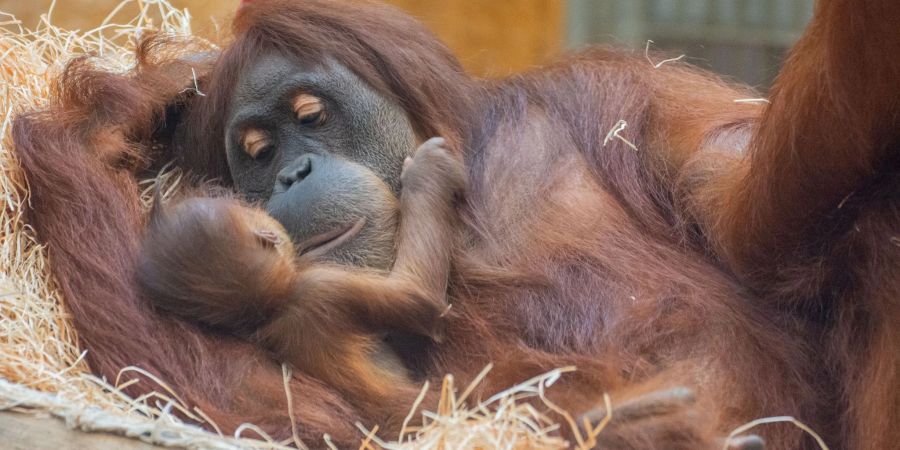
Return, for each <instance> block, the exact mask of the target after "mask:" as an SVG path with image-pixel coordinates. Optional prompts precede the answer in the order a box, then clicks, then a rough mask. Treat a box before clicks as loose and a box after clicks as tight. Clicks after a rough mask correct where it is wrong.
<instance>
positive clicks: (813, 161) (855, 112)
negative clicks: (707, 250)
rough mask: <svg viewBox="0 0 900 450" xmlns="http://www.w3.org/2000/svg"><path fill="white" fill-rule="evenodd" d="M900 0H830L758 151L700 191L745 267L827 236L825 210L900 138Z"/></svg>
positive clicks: (779, 96) (755, 143) (777, 98)
mask: <svg viewBox="0 0 900 450" xmlns="http://www.w3.org/2000/svg"><path fill="white" fill-rule="evenodd" d="M898 18H900V3H897V2H895V1H893V0H874V1H852V0H823V1H820V2H819V4H818V6H817V9H816V14H815V17H814V19H813V22H812V24H811V25H810V26H809V28H808V29H807V32H806V34H805V35H804V36H803V38H802V39H801V40H800V42H799V43H798V44H797V46H796V47H795V48H794V50H793V52H792V54H791V56H790V57H789V59H788V61H787V63H786V65H785V68H784V70H783V71H782V72H781V74H780V75H779V77H778V80H777V81H776V83H775V85H774V87H773V89H772V95H771V98H770V102H771V104H770V105H769V106H768V107H767V109H766V111H765V112H764V114H763V116H762V119H761V121H760V123H759V125H758V128H757V130H756V133H755V135H754V137H753V138H752V141H751V143H750V152H751V153H750V155H749V157H748V158H746V159H744V160H741V161H739V162H738V163H737V164H735V165H733V166H732V167H731V170H726V171H724V173H722V176H718V177H715V178H714V179H713V180H712V181H711V182H710V183H708V184H706V185H705V186H703V187H702V188H701V190H700V191H699V192H697V193H695V194H694V196H693V197H694V202H695V203H696V204H697V205H699V207H700V214H699V215H700V216H701V221H703V222H705V225H706V227H707V228H708V229H709V230H710V233H711V235H712V238H713V240H714V241H716V244H717V245H718V246H719V247H720V250H721V251H722V253H723V254H724V255H725V257H726V258H727V259H728V260H729V262H730V263H732V265H733V266H734V267H735V268H736V269H737V270H738V271H739V272H745V273H746V272H750V271H753V270H756V268H757V267H758V266H759V265H760V264H766V263H771V262H773V259H777V258H779V257H783V256H789V253H787V252H794V251H796V249H797V248H798V247H803V246H805V245H809V244H810V243H811V241H813V240H815V239H817V238H818V237H820V236H821V230H818V229H817V226H820V225H821V222H822V219H823V218H824V216H825V214H827V213H829V212H832V211H836V210H837V209H839V207H840V206H841V205H842V201H843V200H844V199H846V198H847V197H848V196H849V195H851V194H852V193H853V192H854V191H855V190H856V189H857V188H858V187H860V186H861V184H863V183H864V182H865V181H866V180H867V179H869V178H871V177H872V176H873V175H875V174H876V173H877V172H878V171H879V170H880V169H881V168H882V166H883V165H884V164H885V163H886V162H887V159H888V158H890V157H892V156H895V155H891V154H890V151H891V149H892V148H896V145H897V141H898V137H900V121H898V113H900V84H898V83H897V80H898V79H900V61H898V60H897V59H896V58H892V57H890V56H889V55H896V54H898V53H900V28H898V27H897V26H896V23H895V22H896V20H897V19H898Z"/></svg>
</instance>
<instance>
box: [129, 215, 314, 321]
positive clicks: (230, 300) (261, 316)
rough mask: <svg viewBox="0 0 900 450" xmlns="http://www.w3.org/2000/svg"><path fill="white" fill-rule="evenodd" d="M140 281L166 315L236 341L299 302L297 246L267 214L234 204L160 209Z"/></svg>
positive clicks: (148, 239) (140, 269)
mask: <svg viewBox="0 0 900 450" xmlns="http://www.w3.org/2000/svg"><path fill="white" fill-rule="evenodd" d="M142 247H143V248H142V251H141V253H140V260H139V263H138V267H137V281H138V283H139V287H140V289H141V292H142V294H143V295H144V296H145V298H146V299H148V300H149V301H151V303H152V304H153V305H154V306H155V307H156V308H158V309H159V310H160V311H163V312H166V313H171V314H175V315H177V316H179V317H181V318H183V319H188V320H190V321H192V322H199V323H200V324H202V325H205V326H208V327H210V328H214V329H218V330H221V331H225V332H233V333H237V334H246V333H250V332H252V331H254V330H255V329H257V328H258V327H259V326H260V325H262V324H264V323H265V322H267V321H268V320H269V319H270V318H271V317H272V316H273V314H275V313H277V312H278V311H279V310H280V309H281V308H282V307H283V306H284V305H285V304H286V303H288V302H289V301H290V300H291V299H292V298H294V292H293V291H294V277H295V273H296V271H295V264H296V263H295V260H296V257H295V252H294V246H293V244H292V243H291V239H290V237H289V236H288V234H287V232H286V231H285V229H284V227H282V226H281V224H279V223H278V222H277V221H275V219H273V218H272V217H270V216H269V215H268V214H266V213H265V212H264V211H262V210H259V209H255V208H251V207H249V206H247V205H244V204H242V203H241V202H239V201H237V200H235V199H231V198H206V197H196V198H189V199H187V200H184V201H182V202H180V203H178V204H177V205H175V206H172V207H165V208H163V207H160V205H159V204H158V203H157V205H156V206H155V207H154V209H153V212H152V213H151V218H150V226H149V227H148V231H147V235H146V236H145V238H144V240H143V243H142Z"/></svg>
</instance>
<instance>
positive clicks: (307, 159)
mask: <svg viewBox="0 0 900 450" xmlns="http://www.w3.org/2000/svg"><path fill="white" fill-rule="evenodd" d="M312 166H313V165H312V156H311V155H303V156H301V157H299V158H297V159H295V160H294V162H292V163H290V164H288V165H287V167H285V168H284V169H282V170H281V172H278V176H276V180H278V183H279V184H280V185H281V187H283V188H284V189H285V190H287V189H289V188H290V187H291V186H293V185H294V184H296V183H299V182H301V181H303V180H304V179H306V177H308V176H309V174H310V173H312V169H313V167H312Z"/></svg>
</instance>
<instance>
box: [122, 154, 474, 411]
mask: <svg viewBox="0 0 900 450" xmlns="http://www.w3.org/2000/svg"><path fill="white" fill-rule="evenodd" d="M443 143H444V141H443V140H442V139H439V138H436V139H432V140H429V141H427V142H426V143H425V144H423V145H422V146H421V147H420V148H419V149H418V150H417V152H416V154H415V156H414V157H413V158H412V159H410V160H408V161H407V164H406V165H405V166H404V170H403V174H402V175H401V182H402V194H401V197H400V206H399V214H400V224H399V232H398V233H399V234H398V240H397V242H398V246H397V256H396V261H395V263H394V266H393V269H392V270H391V271H390V272H389V273H379V272H375V271H371V270H365V269H355V268H348V267H342V266H336V265H328V264H326V263H322V262H316V261H315V259H316V256H317V254H318V253H321V249H322V248H324V246H330V247H334V246H336V245H340V243H341V242H340V241H341V239H342V238H343V236H351V238H352V235H353V234H354V233H353V231H354V229H359V228H361V227H363V226H365V224H364V222H363V221H362V220H359V221H357V222H356V223H355V224H352V225H351V226H350V227H349V228H348V231H347V232H344V233H342V234H341V236H339V237H337V238H335V239H332V240H331V241H330V242H328V243H327V244H325V245H324V246H321V247H319V248H317V249H316V250H313V251H311V252H308V253H304V254H303V255H299V256H298V255H297V251H296V250H295V247H294V245H293V244H292V242H291V240H290V238H289V237H288V234H287V232H286V231H285V229H284V228H283V227H282V226H281V224H279V223H278V222H277V221H275V220H274V219H273V218H272V217H270V216H269V215H267V214H266V213H265V212H263V211H261V210H259V209H255V208H252V207H249V206H246V205H244V204H243V203H241V202H239V201H238V200H235V199H232V198H225V197H217V198H212V197H197V198H190V199H187V200H185V201H182V202H180V203H179V204H177V205H175V206H174V207H168V208H165V210H163V208H160V207H159V205H157V207H155V208H154V212H153V213H152V215H151V223H150V227H149V230H148V232H147V234H146V237H145V238H144V241H143V246H142V251H141V259H140V262H139V265H138V269H137V270H138V273H137V277H138V282H139V285H140V288H141V290H142V293H143V295H144V297H145V298H146V299H147V300H148V301H150V302H152V304H153V305H154V306H155V307H156V308H157V309H159V310H160V311H162V312H165V313H169V314H174V315H176V316H178V317H180V318H182V319H184V320H187V321H189V322H192V323H196V324H200V325H202V326H205V327H208V328H211V329H215V330H219V331H221V332H225V333H230V334H234V335H237V336H239V337H241V338H244V339H247V340H250V341H252V342H255V343H258V344H260V345H261V346H263V347H265V348H267V349H268V350H270V351H271V352H272V353H273V355H274V357H275V359H277V360H279V361H281V362H285V363H289V364H291V365H292V366H294V367H296V368H297V369H299V370H302V371H304V372H306V373H308V374H310V375H312V376H314V377H316V378H319V379H320V380H322V381H324V382H326V383H328V384H329V385H331V386H334V387H336V388H338V389H341V390H342V391H344V392H346V393H347V394H348V396H349V397H350V398H351V399H352V400H353V401H354V402H355V403H356V404H357V405H358V406H360V407H362V408H368V407H371V408H373V409H374V408H376V407H377V406H380V407H382V408H383V406H384V403H385V402H386V401H392V400H393V401H403V402H407V405H408V402H409V400H408V399H407V398H405V397H407V396H406V395H401V394H403V393H407V392H416V391H417V389H413V387H412V385H411V383H410V382H409V381H410V380H409V379H408V374H407V372H406V370H405V368H404V367H403V365H402V364H400V363H399V360H398V359H397V358H396V357H395V356H394V355H393V354H392V353H391V352H390V351H388V350H387V349H386V348H384V346H385V344H384V343H383V341H382V337H383V336H384V334H385V333H386V332H389V331H391V332H394V331H396V332H402V333H408V334H413V335H420V336H425V337H429V338H431V339H433V340H436V341H439V340H440V339H441V337H442V316H443V315H444V313H445V312H446V311H447V310H448V308H449V305H448V304H447V302H446V298H445V297H446V289H447V287H446V286H447V278H448V276H449V271H450V257H451V254H452V249H453V247H454V245H455V238H454V236H455V231H456V223H457V221H458V217H457V212H456V209H455V208H456V202H457V200H458V199H459V197H460V195H461V194H462V192H463V190H464V189H465V173H464V169H463V166H462V162H461V161H457V160H456V158H454V157H453V156H451V154H450V153H449V152H448V151H447V150H445V149H444V148H443ZM404 390H405V391H404ZM398 391H402V392H398Z"/></svg>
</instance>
